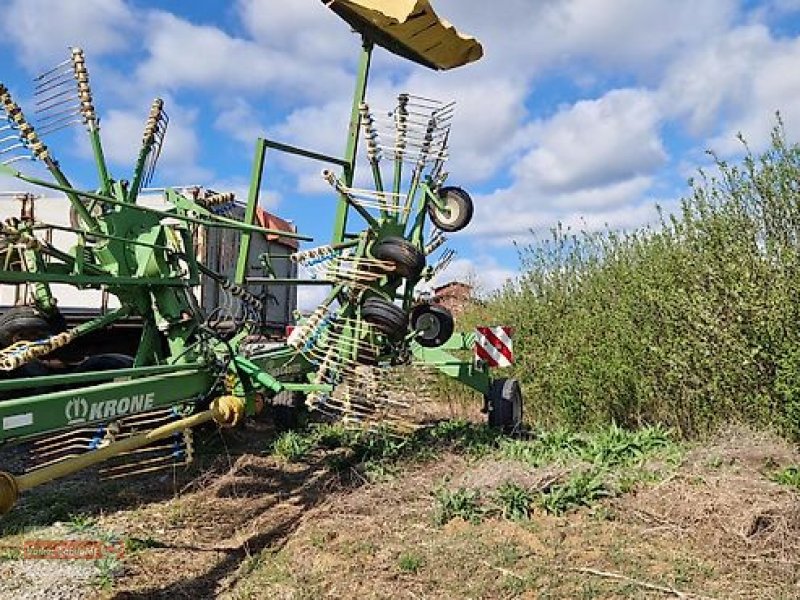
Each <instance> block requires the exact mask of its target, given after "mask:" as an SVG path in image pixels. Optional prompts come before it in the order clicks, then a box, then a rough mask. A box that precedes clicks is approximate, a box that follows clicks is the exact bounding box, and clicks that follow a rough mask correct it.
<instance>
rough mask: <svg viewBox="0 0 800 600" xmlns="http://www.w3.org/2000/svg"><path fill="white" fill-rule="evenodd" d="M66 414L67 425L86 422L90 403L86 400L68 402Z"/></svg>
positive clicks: (76, 399)
mask: <svg viewBox="0 0 800 600" xmlns="http://www.w3.org/2000/svg"><path fill="white" fill-rule="evenodd" d="M64 414H65V415H66V417H67V423H69V424H70V425H72V424H74V423H84V422H86V417H87V416H88V415H89V403H88V402H86V398H73V399H72V400H70V401H69V402H67V406H66V407H65V408H64Z"/></svg>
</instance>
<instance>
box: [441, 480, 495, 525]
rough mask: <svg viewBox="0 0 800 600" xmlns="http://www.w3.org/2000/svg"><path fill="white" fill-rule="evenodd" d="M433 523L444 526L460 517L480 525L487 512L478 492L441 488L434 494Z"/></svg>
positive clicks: (465, 489)
mask: <svg viewBox="0 0 800 600" xmlns="http://www.w3.org/2000/svg"><path fill="white" fill-rule="evenodd" d="M433 496H434V503H435V509H434V515H433V521H434V523H435V524H436V525H444V524H445V523H448V522H449V521H451V520H453V519H455V518H457V517H460V518H462V519H464V520H465V521H468V522H470V523H472V524H477V523H480V522H481V520H482V519H483V517H484V516H485V513H486V511H485V510H484V509H483V507H482V506H481V495H480V492H479V491H478V490H470V489H467V488H458V489H457V490H449V489H447V488H445V487H440V488H439V489H437V490H436V491H435V492H434V494H433Z"/></svg>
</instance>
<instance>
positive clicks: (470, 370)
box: [411, 333, 491, 395]
mask: <svg viewBox="0 0 800 600" xmlns="http://www.w3.org/2000/svg"><path fill="white" fill-rule="evenodd" d="M474 343H475V334H474V333H455V334H453V336H452V337H451V338H450V339H449V340H448V341H447V343H446V344H444V345H443V346H441V347H439V348H424V347H422V346H420V345H419V344H417V343H416V342H412V344H411V353H412V355H413V356H414V358H415V359H416V360H417V361H419V362H421V363H425V364H426V365H428V366H431V367H433V368H435V369H436V370H437V371H439V372H440V373H443V374H444V375H447V376H448V377H452V378H453V379H457V380H458V381H459V382H461V383H462V384H464V385H466V386H467V387H470V388H472V389H473V390H475V391H476V392H479V393H481V394H484V395H485V394H488V393H489V385H490V383H491V377H490V375H489V373H488V371H486V370H485V369H483V368H479V367H476V366H475V364H474V362H472V361H465V360H461V359H459V358H456V357H455V356H453V355H452V354H450V353H449V352H448V350H470V351H471V350H472V348H473V345H474Z"/></svg>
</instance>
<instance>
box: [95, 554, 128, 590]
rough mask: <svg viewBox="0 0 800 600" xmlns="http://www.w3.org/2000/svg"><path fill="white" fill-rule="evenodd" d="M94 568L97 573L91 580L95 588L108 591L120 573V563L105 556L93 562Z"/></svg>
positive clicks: (114, 558) (113, 558)
mask: <svg viewBox="0 0 800 600" xmlns="http://www.w3.org/2000/svg"><path fill="white" fill-rule="evenodd" d="M94 566H95V568H96V569H97V573H96V574H95V576H94V579H93V580H92V583H93V584H94V586H95V587H97V588H100V589H103V590H110V589H111V588H112V587H113V586H114V581H115V579H116V577H117V575H118V574H119V572H120V571H121V567H122V565H121V563H120V561H119V560H118V559H117V558H116V557H113V556H106V557H105V558H101V559H99V560H96V561H94Z"/></svg>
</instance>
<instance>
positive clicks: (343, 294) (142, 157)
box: [0, 38, 490, 475]
mask: <svg viewBox="0 0 800 600" xmlns="http://www.w3.org/2000/svg"><path fill="white" fill-rule="evenodd" d="M372 51H373V43H372V42H371V41H370V40H368V39H366V38H363V43H362V49H361V55H360V60H359V63H358V71H357V74H356V81H355V88H354V93H353V104H352V111H351V117H350V122H349V126H348V130H347V143H346V145H345V149H344V156H343V157H342V158H338V157H332V156H329V155H326V154H322V153H318V152H313V151H310V150H306V149H302V148H297V147H294V146H290V145H287V144H283V143H280V142H276V141H272V140H268V139H263V138H259V139H258V140H257V142H256V147H255V155H254V160H253V168H252V174H251V182H250V190H249V195H248V200H247V204H246V207H245V213H244V219H243V221H237V220H233V219H229V218H226V217H222V216H219V215H217V214H214V213H213V212H212V211H211V210H209V209H208V208H207V207H205V206H203V205H201V204H200V203H198V202H196V201H195V200H192V199H191V198H188V197H186V196H185V195H183V194H181V193H180V192H178V191H177V190H174V189H168V190H167V191H166V193H165V197H166V200H167V201H168V202H169V203H170V204H171V205H172V208H171V209H169V210H157V209H152V208H148V207H144V206H141V205H139V204H137V200H138V194H139V185H140V183H141V181H142V180H143V173H144V171H143V170H144V169H145V165H146V164H147V162H148V157H149V155H150V153H151V152H153V147H152V144H149V145H148V144H145V145H144V146H143V148H142V150H141V152H140V154H139V157H138V160H137V163H136V167H135V169H134V173H133V177H132V181H133V182H134V185H133V186H131V187H127V186H126V185H125V184H124V183H123V182H122V181H120V180H114V179H112V178H111V177H110V175H109V171H108V168H107V167H106V163H105V158H104V155H103V151H102V143H101V139H100V134H99V128H98V127H96V123H95V124H94V125H93V126H92V127H91V128H90V131H89V135H90V139H91V142H92V148H93V151H94V156H95V162H96V164H97V172H98V177H99V184H98V186H97V188H96V190H97V191H81V190H77V189H75V188H74V187H73V186H72V185H71V184H70V182H69V180H68V179H67V178H66V176H65V175H64V174H63V173H62V172H61V171H60V169H59V167H58V163H57V162H56V161H55V160H54V159H52V158H48V159H46V160H45V164H46V166H47V167H48V169H49V170H50V172H51V174H52V175H53V178H54V179H55V183H53V182H50V181H46V180H42V179H39V178H35V177H30V176H27V175H25V174H23V173H20V172H18V171H16V170H15V169H12V168H10V167H7V166H2V165H0V173H2V174H6V175H11V176H13V177H16V178H17V179H20V180H22V181H25V182H28V183H31V184H34V185H37V186H40V187H43V188H46V189H50V190H55V191H60V192H63V193H64V194H65V195H66V196H67V198H68V199H69V201H70V202H71V204H72V206H73V207H74V209H75V211H76V213H77V215H78V217H79V219H80V221H81V224H82V228H81V229H74V228H63V229H67V230H69V231H73V232H74V233H76V234H77V236H78V243H77V245H76V247H75V248H73V249H72V250H71V251H70V252H65V251H62V250H59V249H56V248H52V247H49V246H46V245H44V246H41V247H39V248H38V249H33V250H30V251H29V252H28V254H26V265H27V267H28V270H27V271H14V270H9V269H7V268H3V269H0V283H20V282H26V283H36V284H37V287H36V300H37V305H38V306H39V307H40V308H41V309H42V310H45V311H49V310H52V309H53V307H54V302H53V299H52V294H51V293H50V290H49V284H52V283H69V284H72V285H74V286H76V287H78V288H94V289H100V288H103V289H107V290H108V291H110V292H111V293H112V294H114V295H116V296H117V297H118V298H119V300H120V302H121V304H122V306H123V307H124V309H122V310H120V311H117V312H115V313H113V314H111V315H106V316H103V317H101V318H99V319H96V320H93V321H92V322H91V323H89V324H87V325H86V326H84V327H83V328H82V329H81V330H80V331H79V332H78V333H79V334H84V333H87V332H89V331H92V330H96V329H97V328H98V327H102V326H104V325H106V324H108V323H109V322H112V321H114V320H116V319H118V318H121V317H122V316H126V315H129V314H130V315H137V316H139V317H141V319H142V320H143V323H144V326H143V331H142V337H141V340H140V346H139V350H138V352H137V356H136V357H135V362H134V367H133V368H129V369H121V370H115V371H107V372H93V373H81V374H70V375H53V376H49V377H37V378H30V379H26V380H21V379H11V380H6V381H0V393H2V394H8V393H14V392H16V391H18V390H22V389H25V388H27V389H36V388H41V389H44V390H45V393H38V394H34V395H32V396H27V397H19V398H15V399H11V400H3V401H0V444H2V443H4V442H9V441H13V440H25V439H29V438H32V437H40V436H44V435H48V434H50V433H53V432H57V431H62V430H66V429H69V428H71V427H76V426H79V425H80V426H84V425H91V424H96V423H104V422H108V421H109V420H110V419H114V418H117V417H120V416H127V415H131V414H136V413H138V412H147V411H150V410H154V409H156V408H159V407H167V406H173V405H188V406H192V407H194V408H195V409H196V410H204V409H205V407H206V406H207V405H208V402H210V400H211V399H212V398H213V397H216V396H220V395H224V394H233V395H234V396H236V397H240V398H243V399H244V400H245V410H246V412H247V413H252V412H254V411H255V405H256V403H255V397H256V395H257V394H266V395H268V396H271V395H274V394H276V393H278V392H281V391H283V390H288V391H301V392H330V391H332V387H333V386H332V385H331V384H330V383H324V382H323V383H319V382H317V381H315V380H314V377H313V375H314V373H315V371H316V369H317V368H318V365H317V364H315V363H313V362H312V361H310V360H309V359H308V358H306V357H305V356H304V355H303V354H302V353H298V352H297V351H296V350H295V349H293V348H291V347H289V346H281V347H278V348H275V349H273V350H269V351H266V352H263V353H261V354H258V355H255V356H250V357H247V358H245V357H244V356H243V355H242V353H241V351H240V349H241V347H242V343H243V340H244V338H245V335H246V333H247V332H246V331H243V332H239V333H237V335H235V336H234V337H233V339H229V340H226V339H222V338H219V337H214V336H213V335H208V332H207V331H204V323H203V319H202V318H201V316H200V315H198V314H197V311H196V310H195V306H194V305H193V304H192V302H191V301H190V294H191V288H192V287H193V286H196V285H198V284H199V283H200V281H201V276H202V275H214V276H216V275H215V274H213V272H210V270H209V269H207V267H205V266H203V265H200V264H198V263H197V260H196V255H195V250H194V247H193V245H192V236H191V231H190V230H191V228H192V227H196V226H198V225H203V226H207V227H218V228H227V229H233V230H236V231H238V232H240V234H241V244H240V248H239V253H238V259H237V263H236V268H235V276H234V283H235V284H236V285H237V286H241V287H242V288H245V289H246V288H247V286H248V285H250V284H262V283H269V284H271V285H331V290H330V292H329V294H328V297H327V299H326V300H325V301H324V303H323V306H327V305H329V304H330V303H332V302H334V301H335V300H336V299H338V300H339V301H340V302H341V303H342V309H341V312H342V314H343V316H344V317H345V318H346V319H349V321H348V322H347V323H348V324H347V325H346V326H345V327H344V329H343V334H342V335H343V339H344V340H345V341H344V342H339V343H340V344H343V347H342V348H340V350H341V351H342V352H343V353H346V352H350V353H354V352H356V350H355V349H354V347H355V344H351V346H349V347H348V346H347V344H348V343H350V342H349V341H347V340H358V339H363V338H364V337H365V336H368V335H374V334H372V333H369V332H368V330H367V329H366V328H365V327H360V326H359V325H358V323H359V322H360V321H359V319H360V307H359V305H358V304H357V303H353V302H350V298H351V297H352V293H351V294H350V295H348V291H347V286H344V285H342V284H341V283H339V284H337V283H335V282H329V281H324V280H321V281H318V280H301V279H286V278H278V277H248V265H249V264H251V257H250V254H251V252H250V250H251V236H252V235H253V234H262V235H276V236H280V237H284V238H294V239H297V240H302V241H309V240H310V239H311V238H308V237H307V236H304V235H301V234H297V233H293V232H286V231H277V230H272V229H268V228H263V227H259V226H257V225H255V224H254V222H255V216H256V210H257V207H258V201H259V194H260V190H261V187H262V182H263V179H264V170H265V164H266V157H267V150H268V149H272V150H276V151H280V152H284V153H289V154H293V155H298V156H302V157H305V158H308V159H311V160H316V161H322V162H325V163H329V164H332V165H335V166H338V167H340V168H341V169H342V173H341V179H340V181H341V182H342V183H343V184H344V185H345V186H351V185H352V183H353V181H354V178H355V168H356V155H357V151H358V143H359V134H360V128H361V112H360V107H361V104H362V102H363V101H364V99H365V97H366V91H367V83H368V80H369V72H370V64H371V57H372ZM373 176H374V180H375V184H376V186H377V187H378V188H379V189H382V187H383V182H382V179H381V176H380V172H379V171H378V173H374V172H373ZM402 177H403V174H402V161H400V163H399V164H397V165H396V168H395V171H394V181H393V189H394V191H395V193H399V190H400V187H401V181H402ZM433 186H434V182H432V181H430V180H421V179H420V178H419V177H415V178H414V179H413V181H412V182H411V186H410V191H409V193H408V196H407V199H406V201H405V202H406V205H407V207H408V209H409V210H408V213H407V216H406V217H401V216H399V215H398V216H393V215H390V214H388V213H387V212H386V211H384V210H380V211H379V214H377V215H375V214H371V213H369V212H368V211H366V210H365V209H362V208H361V207H359V206H356V205H353V204H351V203H350V202H349V201H348V198H347V197H346V195H345V194H343V193H340V195H339V196H340V197H339V202H338V204H337V206H336V212H335V217H334V222H333V231H332V235H331V245H332V247H333V248H335V249H343V248H350V249H352V251H353V252H354V253H355V255H356V256H358V257H369V256H370V252H371V249H372V247H373V245H374V244H375V243H376V242H378V241H380V240H381V239H383V238H385V237H387V236H396V235H402V236H404V237H406V239H408V240H409V241H410V242H411V243H413V244H414V245H415V246H416V247H417V248H418V249H419V250H420V251H422V250H424V240H423V230H424V227H425V220H426V216H427V214H428V207H429V206H431V205H433V206H437V207H438V208H442V206H441V200H440V199H439V198H438V195H437V194H436V193H435V190H434V189H433ZM412 207H415V208H414V209H413V210H412ZM351 209H355V212H353V213H351ZM95 210H99V211H100V212H99V214H95V213H94V211H95ZM356 213H357V214H358V216H360V217H362V218H363V220H364V221H365V223H366V228H365V229H363V230H362V231H359V232H351V231H348V229H349V227H350V225H351V221H353V218H352V217H354V216H356ZM400 214H402V213H400ZM176 221H177V222H178V223H179V224H178V225H174V223H175V222H176ZM167 222H169V223H173V224H167ZM20 227H21V229H20V231H19V232H18V233H17V234H18V235H28V236H32V235H33V231H34V229H35V227H34V226H33V225H31V224H24V223H23V224H21V225H20ZM409 227H410V228H409ZM407 229H408V231H406V230H407ZM44 256H47V258H48V260H43V257H44ZM261 260H262V261H267V263H268V262H269V260H270V257H261ZM273 273H274V271H273ZM220 277H221V276H220ZM417 283H418V281H417V280H411V281H406V282H405V292H404V293H400V288H401V287H402V286H403V282H402V281H401V280H400V279H398V278H392V277H389V276H386V277H383V278H382V279H380V280H379V281H377V282H375V283H374V284H373V285H372V286H371V291H372V293H374V294H377V295H382V296H384V297H386V298H389V299H395V298H396V297H399V298H400V299H401V300H402V305H403V308H404V309H405V310H406V311H408V310H410V308H411V306H412V304H413V302H414V298H413V290H414V286H415V285H416V284H417ZM411 338H413V335H410V336H409V339H411ZM473 343H474V336H472V335H470V334H456V335H454V336H453V338H452V339H451V340H450V341H449V342H448V343H447V344H446V345H444V346H442V347H440V348H435V349H431V348H423V347H422V346H420V345H419V344H417V343H416V342H414V341H413V340H411V341H410V342H409V343H408V346H409V349H410V353H411V355H413V357H414V359H415V360H417V361H418V362H421V363H425V364H428V365H431V366H433V367H435V368H436V369H438V370H439V371H440V372H442V373H444V374H445V375H447V376H449V377H453V378H455V379H457V380H459V381H460V382H462V383H463V384H464V385H466V386H468V387H470V388H472V389H474V390H476V391H477V392H479V393H483V394H486V393H488V390H489V385H490V375H489V373H488V371H486V370H485V369H484V368H480V367H478V366H476V365H475V364H473V363H472V361H468V360H467V361H465V360H461V359H459V358H457V357H456V356H455V355H454V354H452V352H457V351H460V350H465V349H471V347H472V344H473ZM165 348H166V350H165ZM229 382H233V383H232V386H231V385H229ZM63 388H66V389H63ZM0 475H2V473H0Z"/></svg>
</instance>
